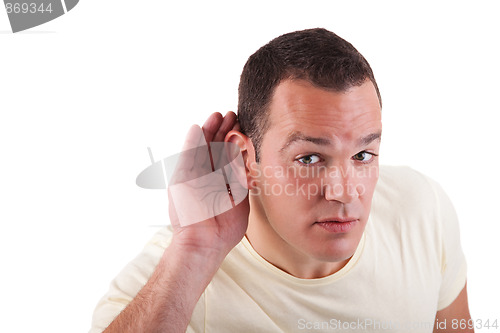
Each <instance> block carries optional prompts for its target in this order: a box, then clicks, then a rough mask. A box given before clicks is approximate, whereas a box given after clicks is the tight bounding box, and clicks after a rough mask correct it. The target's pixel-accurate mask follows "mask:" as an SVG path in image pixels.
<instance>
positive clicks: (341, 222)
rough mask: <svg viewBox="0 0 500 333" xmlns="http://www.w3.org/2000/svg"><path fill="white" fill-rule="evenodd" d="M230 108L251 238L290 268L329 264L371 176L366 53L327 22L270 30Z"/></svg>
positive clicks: (372, 93)
mask: <svg viewBox="0 0 500 333" xmlns="http://www.w3.org/2000/svg"><path fill="white" fill-rule="evenodd" d="M239 113H240V114H239V116H240V125H241V127H242V132H238V131H231V132H229V133H228V135H227V136H226V141H231V142H233V143H236V144H238V145H239V147H240V149H241V151H242V153H243V158H244V161H245V167H246V176H247V180H248V188H249V189H250V190H251V192H250V193H251V195H250V218H249V225H248V229H247V237H248V239H249V240H250V242H251V243H252V246H254V248H255V249H256V250H257V252H259V253H260V254H261V255H263V256H264V258H266V260H268V261H269V262H271V263H273V264H274V265H275V266H278V267H280V268H281V269H283V270H285V271H288V272H289V273H291V274H292V275H294V276H297V277H306V278H312V277H320V276H325V275H328V274H331V273H332V272H334V271H336V270H338V269H339V267H342V265H343V264H345V262H346V260H348V259H349V258H350V257H351V256H352V255H353V253H354V251H355V250H356V248H357V246H358V244H359V242H360V239H361V237H362V234H363V231H364V228H365V226H366V223H367V221H368V216H369V213H370V208H371V200H372V196H373V193H374V189H375V185H376V182H377V179H378V158H377V156H378V151H379V145H380V137H381V131H382V123H381V105H380V95H379V92H378V89H377V86H376V83H375V79H374V78H373V73H372V71H371V69H370V67H369V65H368V63H367V62H366V60H365V59H364V58H363V57H362V56H361V55H360V54H359V53H358V52H357V51H356V50H355V49H354V48H353V47H352V46H351V45H350V44H349V43H347V42H346V41H344V40H342V39H340V38H339V37H338V36H336V35H335V34H333V33H331V32H328V31H326V30H322V29H314V30H306V31H300V32H295V33H291V34H288V35H284V36H281V37H278V38H277V39H275V40H273V41H271V42H270V43H269V44H268V45H266V46H264V47H263V48H261V49H260V50H259V51H257V53H256V54H254V55H253V56H252V57H250V59H249V60H248V62H247V64H246V66H245V69H244V70H243V74H242V79H241V83H240V106H239ZM257 151H258V154H257Z"/></svg>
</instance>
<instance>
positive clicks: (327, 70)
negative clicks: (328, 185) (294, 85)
mask: <svg viewBox="0 0 500 333" xmlns="http://www.w3.org/2000/svg"><path fill="white" fill-rule="evenodd" d="M286 79H305V80H307V81H309V82H310V83H312V84H313V85H315V86H317V87H319V88H324V89H327V90H333V91H346V90H347V89H349V88H351V87H353V86H360V85H361V84H363V82H364V81H366V79H369V80H370V81H371V82H372V83H373V85H374V86H375V89H376V91H377V95H378V98H379V102H380V105H382V101H381V97H380V92H379V89H378V86H377V82H376V81H375V77H374V75H373V71H372V69H371V67H370V65H369V64H368V62H367V61H366V59H365V58H364V57H363V56H362V55H361V53H359V52H358V51H357V50H356V49H355V48H354V46H352V45H351V44H350V43H349V42H347V41H346V40H344V39H342V38H340V37H339V36H337V35H336V34H334V33H333V32H331V31H328V30H326V29H321V28H317V29H308V30H302V31H296V32H291V33H288V34H285V35H282V36H279V37H277V38H275V39H273V40H272V41H270V42H269V43H267V44H266V45H264V46H263V47H261V48H260V49H259V50H257V52H255V53H254V54H252V55H251V56H250V58H248V60H247V62H246V64H245V66H244V67H243V72H242V73H241V78H240V85H239V88H238V119H239V123H240V125H241V131H242V133H244V134H245V135H247V136H248V137H249V138H250V139H251V140H252V143H253V145H254V147H255V155H256V156H255V158H256V161H257V162H259V151H260V146H261V143H262V137H263V136H264V133H265V132H266V131H267V129H268V127H269V122H268V118H269V115H268V109H269V105H270V103H271V98H272V96H273V93H274V90H275V89H276V87H277V86H278V84H279V83H280V82H281V81H283V80H286Z"/></svg>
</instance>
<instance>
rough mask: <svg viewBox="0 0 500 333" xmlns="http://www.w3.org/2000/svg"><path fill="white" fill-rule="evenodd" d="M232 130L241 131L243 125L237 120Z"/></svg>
mask: <svg viewBox="0 0 500 333" xmlns="http://www.w3.org/2000/svg"><path fill="white" fill-rule="evenodd" d="M232 130H233V131H237V132H241V126H240V123H239V122H238V121H236V124H234V126H233V128H232Z"/></svg>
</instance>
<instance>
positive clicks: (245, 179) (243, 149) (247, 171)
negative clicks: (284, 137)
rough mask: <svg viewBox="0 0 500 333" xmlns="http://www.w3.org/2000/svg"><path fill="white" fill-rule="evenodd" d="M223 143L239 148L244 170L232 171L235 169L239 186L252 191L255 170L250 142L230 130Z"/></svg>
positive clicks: (253, 153)
mask: <svg viewBox="0 0 500 333" xmlns="http://www.w3.org/2000/svg"><path fill="white" fill-rule="evenodd" d="M224 142H230V143H232V144H235V145H237V146H238V147H239V149H240V153H241V156H242V157H243V164H244V170H242V168H241V167H239V168H238V167H236V168H233V169H235V171H236V174H237V177H238V180H239V181H240V183H241V185H242V186H245V187H246V188H248V189H250V190H251V189H253V188H254V187H255V185H254V184H253V183H254V182H253V172H252V171H254V169H255V168H254V167H253V166H255V149H254V146H253V143H252V140H250V138H249V137H248V136H246V135H245V134H243V133H241V132H239V131H237V130H231V131H229V132H228V133H227V134H226V137H225V138H224ZM245 183H246V184H245Z"/></svg>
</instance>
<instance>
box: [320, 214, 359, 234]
mask: <svg viewBox="0 0 500 333" xmlns="http://www.w3.org/2000/svg"><path fill="white" fill-rule="evenodd" d="M358 222H359V219H356V218H351V217H347V218H338V217H332V218H327V219H322V220H320V221H318V222H315V223H314V224H315V225H317V226H318V227H321V228H322V229H323V230H325V231H327V232H331V233H346V232H349V231H351V230H352V228H354V227H355V226H356V224H357V223H358Z"/></svg>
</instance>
